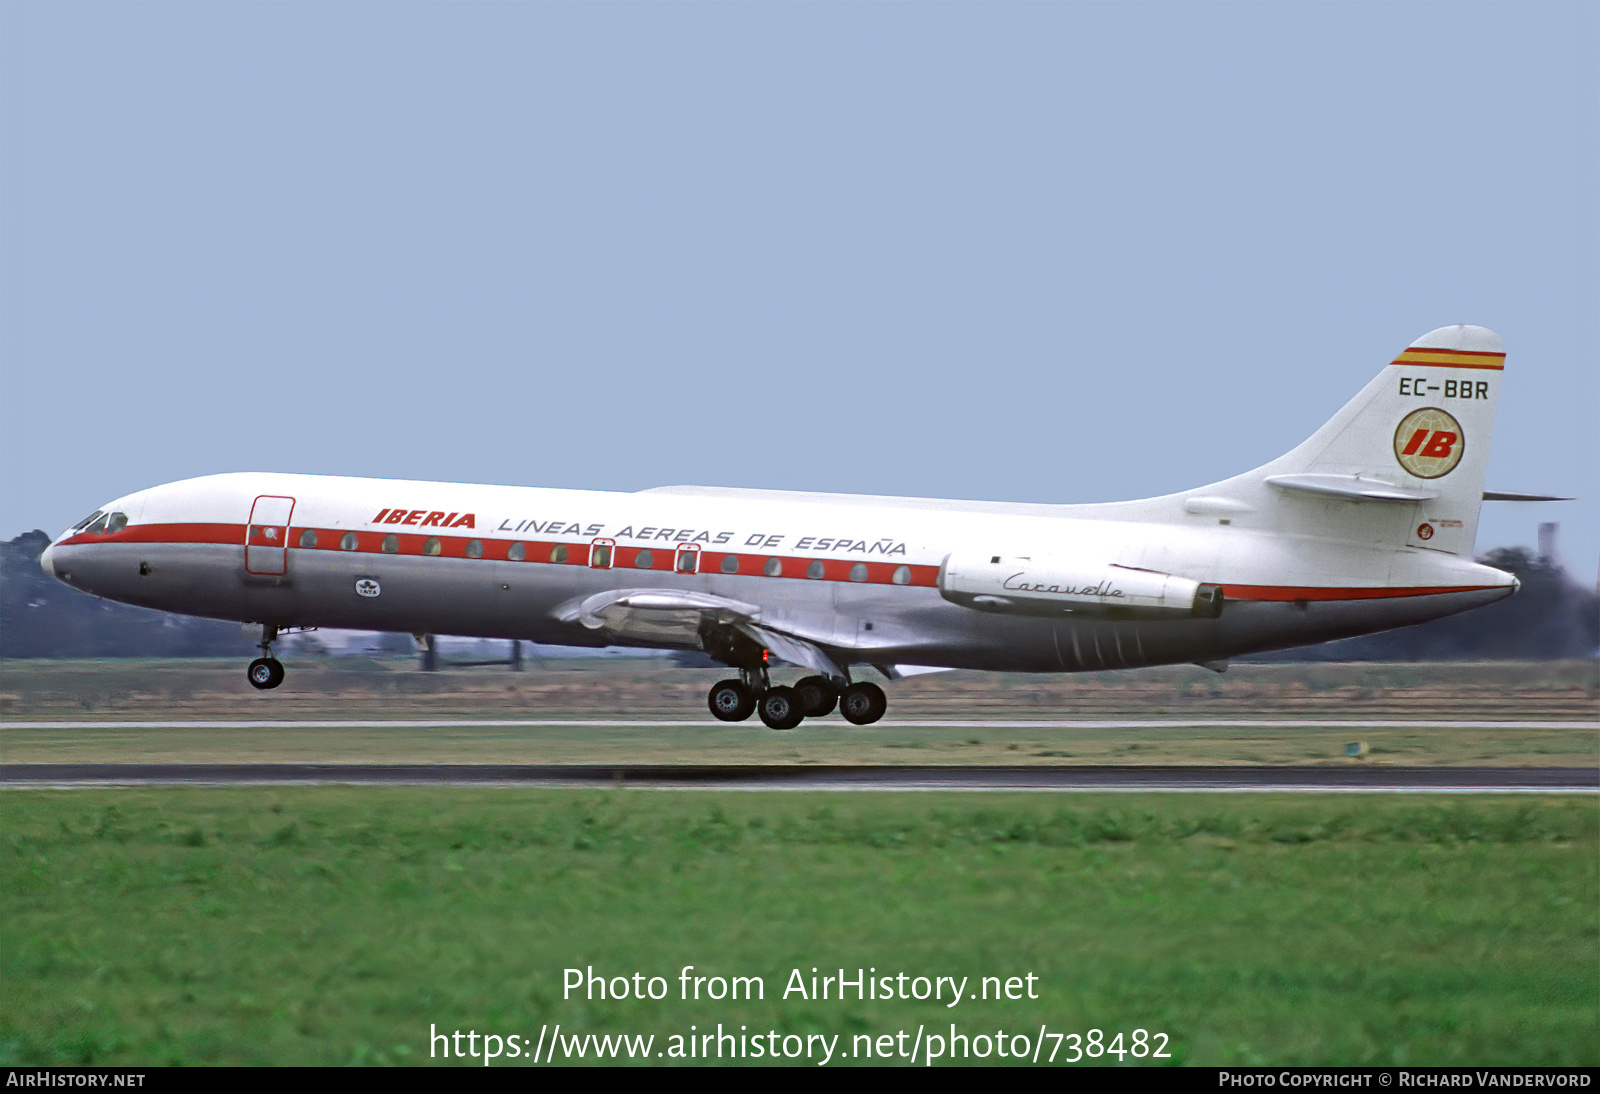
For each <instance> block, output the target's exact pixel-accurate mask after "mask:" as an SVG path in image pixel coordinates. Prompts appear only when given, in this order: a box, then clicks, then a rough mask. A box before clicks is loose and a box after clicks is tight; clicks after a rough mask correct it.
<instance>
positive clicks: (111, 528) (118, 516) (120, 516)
mask: <svg viewBox="0 0 1600 1094" xmlns="http://www.w3.org/2000/svg"><path fill="white" fill-rule="evenodd" d="M127 526H128V514H126V513H112V514H111V516H110V517H108V518H106V534H107V535H110V534H111V533H112V532H120V531H122V530H123V529H124V528H126V527H127Z"/></svg>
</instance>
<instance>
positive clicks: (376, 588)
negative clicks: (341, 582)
mask: <svg viewBox="0 0 1600 1094" xmlns="http://www.w3.org/2000/svg"><path fill="white" fill-rule="evenodd" d="M382 592H383V586H381V585H379V584H378V583H377V581H375V580H374V579H372V578H370V577H358V578H356V593H357V595H359V596H377V595H379V594H380V593H382Z"/></svg>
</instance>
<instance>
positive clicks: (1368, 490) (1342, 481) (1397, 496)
mask: <svg viewBox="0 0 1600 1094" xmlns="http://www.w3.org/2000/svg"><path fill="white" fill-rule="evenodd" d="M1267 485H1268V486H1276V487H1277V488H1278V489H1279V490H1298V491H1301V492H1302V493H1306V494H1325V495H1328V496H1330V497H1336V498H1349V499H1350V500H1351V501H1411V502H1416V501H1432V500H1433V499H1434V498H1437V497H1438V496H1439V491H1437V490H1424V489H1418V488H1416V487H1411V486H1395V485H1394V484H1393V483H1388V482H1384V481H1382V480H1381V479H1364V478H1362V477H1361V476H1360V475H1272V476H1270V477H1269V478H1268V479H1267Z"/></svg>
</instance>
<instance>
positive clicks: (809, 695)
mask: <svg viewBox="0 0 1600 1094" xmlns="http://www.w3.org/2000/svg"><path fill="white" fill-rule="evenodd" d="M794 690H795V691H796V693H798V694H799V696H800V710H801V711H802V712H803V713H804V714H805V716H806V717H807V718H821V717H822V716H823V715H826V714H832V713H833V708H834V707H836V706H838V705H839V691H838V689H837V688H835V687H834V686H833V681H832V680H829V679H828V678H827V677H826V676H807V677H806V678H805V679H804V680H801V681H800V682H799V683H798V684H796V685H795V686H794Z"/></svg>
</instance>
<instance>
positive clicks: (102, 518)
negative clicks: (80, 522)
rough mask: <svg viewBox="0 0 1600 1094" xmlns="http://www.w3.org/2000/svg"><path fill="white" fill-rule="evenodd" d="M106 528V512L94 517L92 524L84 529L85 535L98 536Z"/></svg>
mask: <svg viewBox="0 0 1600 1094" xmlns="http://www.w3.org/2000/svg"><path fill="white" fill-rule="evenodd" d="M105 530H106V514H105V513H101V514H100V515H99V516H98V517H95V518H94V523H92V524H90V525H89V527H87V528H85V529H84V530H83V531H84V534H85V535H91V536H98V535H100V534H101V533H102V532H104V531H105Z"/></svg>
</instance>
